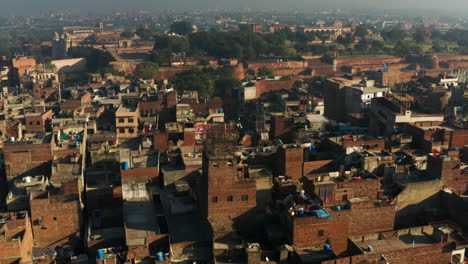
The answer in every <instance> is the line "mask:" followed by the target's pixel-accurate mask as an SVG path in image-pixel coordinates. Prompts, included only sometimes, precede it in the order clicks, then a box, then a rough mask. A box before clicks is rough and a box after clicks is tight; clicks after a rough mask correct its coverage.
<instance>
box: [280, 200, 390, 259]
mask: <svg viewBox="0 0 468 264" xmlns="http://www.w3.org/2000/svg"><path fill="white" fill-rule="evenodd" d="M299 207H300V209H299V211H295V210H296V209H297V208H299ZM307 207H308V206H307V205H304V204H301V205H296V206H295V207H294V208H295V209H294V210H293V211H290V212H289V213H287V214H286V215H285V218H284V221H285V225H286V227H287V230H288V231H287V232H288V240H289V242H290V243H291V244H292V245H294V246H296V247H297V248H313V247H319V248H322V247H323V246H324V245H325V243H328V244H330V245H331V247H332V250H333V252H335V253H336V254H341V253H344V252H346V250H347V244H348V242H347V238H348V237H352V236H358V235H364V234H367V233H372V232H380V231H387V230H393V227H394V219H395V211H396V209H395V206H392V205H389V204H384V203H381V202H379V201H378V200H375V199H372V198H370V197H367V196H361V197H356V198H352V199H349V200H348V202H347V203H346V205H345V206H343V207H340V209H333V208H327V209H318V210H314V209H312V208H313V207H311V208H310V209H308V208H307ZM301 210H302V211H303V212H304V213H300V211H301Z"/></svg>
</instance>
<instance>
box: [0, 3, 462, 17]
mask: <svg viewBox="0 0 468 264" xmlns="http://www.w3.org/2000/svg"><path fill="white" fill-rule="evenodd" d="M0 5H1V6H2V8H1V9H0V15H9V14H14V15H28V14H37V13H43V12H46V11H57V10H71V11H76V12H105V11H115V10H125V9H129V10H135V9H145V8H147V9H158V8H161V9H168V8H175V9H193V8H200V9H207V8H228V9H239V8H254V9H261V8H265V9H292V8H297V9H300V10H304V11H305V10H313V9H324V8H343V9H354V10H357V9H396V10H404V9H412V10H414V9H425V10H429V9H431V10H440V11H443V12H458V13H461V12H464V11H468V1H466V0H447V1H438V0H392V1H386V0H373V1H370V0H327V1H322V0H290V1H280V0H236V1H228V0H172V1H163V0H132V1H126V0H81V1H73V0H41V1H37V0H18V1H11V0H0Z"/></svg>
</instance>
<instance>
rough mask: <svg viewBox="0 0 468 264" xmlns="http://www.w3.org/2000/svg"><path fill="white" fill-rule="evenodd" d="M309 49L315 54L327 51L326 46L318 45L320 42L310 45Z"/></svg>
mask: <svg viewBox="0 0 468 264" xmlns="http://www.w3.org/2000/svg"><path fill="white" fill-rule="evenodd" d="M309 49H310V51H311V52H312V53H313V54H316V55H323V54H325V53H326V52H327V51H328V49H327V46H325V45H320V44H313V45H310V46H309Z"/></svg>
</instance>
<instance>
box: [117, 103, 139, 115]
mask: <svg viewBox="0 0 468 264" xmlns="http://www.w3.org/2000/svg"><path fill="white" fill-rule="evenodd" d="M135 111H136V107H128V106H123V105H122V106H120V107H119V109H117V114H120V113H133V112H135Z"/></svg>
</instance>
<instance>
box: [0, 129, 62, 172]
mask: <svg viewBox="0 0 468 264" xmlns="http://www.w3.org/2000/svg"><path fill="white" fill-rule="evenodd" d="M25 138H27V139H24V140H23V141H15V142H8V143H6V144H5V147H4V154H5V169H6V179H7V180H8V181H10V180H13V179H14V178H16V177H23V176H30V175H50V162H51V161H52V157H53V153H52V151H53V148H54V144H55V143H54V140H53V137H52V134H51V133H39V134H26V135H25Z"/></svg>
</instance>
